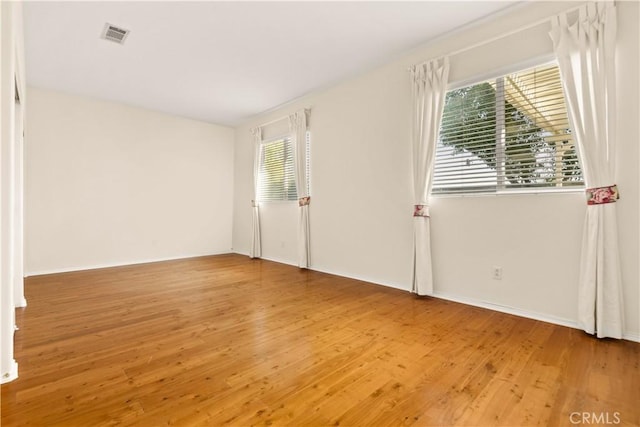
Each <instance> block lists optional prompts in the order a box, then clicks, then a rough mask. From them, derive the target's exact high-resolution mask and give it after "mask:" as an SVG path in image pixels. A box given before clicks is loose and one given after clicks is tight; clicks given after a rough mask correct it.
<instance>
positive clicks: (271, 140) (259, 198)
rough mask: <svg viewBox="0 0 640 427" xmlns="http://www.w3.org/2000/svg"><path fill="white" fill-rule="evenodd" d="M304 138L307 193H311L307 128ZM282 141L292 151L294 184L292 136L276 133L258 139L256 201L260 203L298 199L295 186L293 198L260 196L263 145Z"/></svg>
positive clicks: (309, 143)
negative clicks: (264, 197) (260, 139)
mask: <svg viewBox="0 0 640 427" xmlns="http://www.w3.org/2000/svg"><path fill="white" fill-rule="evenodd" d="M305 135H306V138H305V151H306V156H305V168H306V170H307V173H306V175H307V182H306V184H307V192H308V193H307V194H309V195H310V194H311V137H310V132H309V130H307V131H306V134H305ZM280 141H283V142H285V147H286V146H287V145H288V146H289V147H291V151H292V157H291V159H292V164H291V167H292V171H293V177H292V178H293V186H294V187H295V186H296V182H295V181H296V177H295V174H296V171H295V167H296V165H295V162H296V156H295V148H296V147H295V145H294V141H293V136H292V135H291V134H290V133H287V134H284V135H277V136H272V137H269V138H267V139H264V140H262V141H260V145H259V147H258V156H259V159H258V190H257V193H258V194H257V195H256V201H257V202H258V203H260V204H263V203H276V204H277V203H296V202H297V201H298V191H297V188H296V191H295V197H294V198H288V199H284V198H283V199H263V198H262V194H261V190H262V182H261V179H262V172H263V169H262V168H263V166H264V147H265V146H266V145H269V144H274V143H277V142H280ZM285 173H286V172H285Z"/></svg>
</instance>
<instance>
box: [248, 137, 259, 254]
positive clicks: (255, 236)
mask: <svg viewBox="0 0 640 427" xmlns="http://www.w3.org/2000/svg"><path fill="white" fill-rule="evenodd" d="M251 133H252V134H253V141H254V154H253V156H254V157H253V200H251V211H252V215H253V223H252V233H251V250H250V252H249V256H250V257H251V258H260V257H261V256H262V245H261V242H260V207H259V203H258V185H259V183H258V179H259V173H260V144H261V143H262V128H260V127H256V128H253V129H251Z"/></svg>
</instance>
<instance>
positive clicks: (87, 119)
mask: <svg viewBox="0 0 640 427" xmlns="http://www.w3.org/2000/svg"><path fill="white" fill-rule="evenodd" d="M28 93H29V111H28V122H27V128H26V140H27V142H26V153H25V163H26V165H25V168H26V177H25V181H26V182H25V185H26V207H25V208H26V216H25V227H26V236H25V240H26V242H25V246H26V271H27V274H29V275H33V274H40V273H45V272H55V271H67V270H75V269H85V268H92V267H98V266H108V265H121V264H131V263H138V262H145V261H155V260H161V259H171V258H181V257H189V256H197V255H208V254H217V253H226V252H229V251H230V249H231V227H232V203H233V144H234V131H233V129H231V128H228V127H223V126H217V125H213V124H209V123H203V122H198V121H194V120H188V119H184V118H179V117H174V116H169V115H166V114H161V113H157V112H152V111H147V110H142V109H139V108H133V107H129V106H125V105H121V104H116V103H110V102H102V101H96V100H93V99H89V98H84V97H78V96H72V95H68V94H63V93H59V92H53V91H49V90H41V89H36V88H29V89H28Z"/></svg>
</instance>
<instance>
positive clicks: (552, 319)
mask: <svg viewBox="0 0 640 427" xmlns="http://www.w3.org/2000/svg"><path fill="white" fill-rule="evenodd" d="M433 296H434V297H435V298H440V299H444V300H447V301H453V302H459V303H461V304H466V305H471V306H474V307H480V308H486V309H488V310H493V311H499V312H500V313H507V314H513V315H514V316H519V317H525V318H527V319H533V320H540V321H541V322H547V323H553V324H554V325H560V326H566V327H568V328H573V329H579V328H578V323H577V322H576V321H574V320H571V319H566V318H563V317H557V316H552V315H550V314H546V313H539V312H535V311H529V310H523V309H521V308H516V307H510V306H505V305H500V304H495V303H492V302H488V301H479V300H476V299H473V298H467V297H459V296H457V295H451V294H447V293H442V292H434V294H433Z"/></svg>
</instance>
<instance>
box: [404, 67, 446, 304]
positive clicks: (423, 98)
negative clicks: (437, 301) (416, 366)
mask: <svg viewBox="0 0 640 427" xmlns="http://www.w3.org/2000/svg"><path fill="white" fill-rule="evenodd" d="M448 78H449V59H448V58H443V59H439V60H438V59H436V60H433V61H429V62H425V63H423V64H420V65H415V66H413V67H412V68H411V79H412V83H413V90H412V100H413V127H412V135H411V139H412V144H413V187H414V203H415V205H414V211H413V279H412V283H413V284H412V288H411V292H413V293H416V294H418V295H431V294H433V272H432V269H431V237H430V231H429V206H428V204H429V203H428V201H429V193H430V192H431V185H432V178H433V166H434V162H435V156H436V144H437V141H438V133H439V131H440V122H441V121H442V112H443V110H444V101H445V95H446V89H447V79H448Z"/></svg>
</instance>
